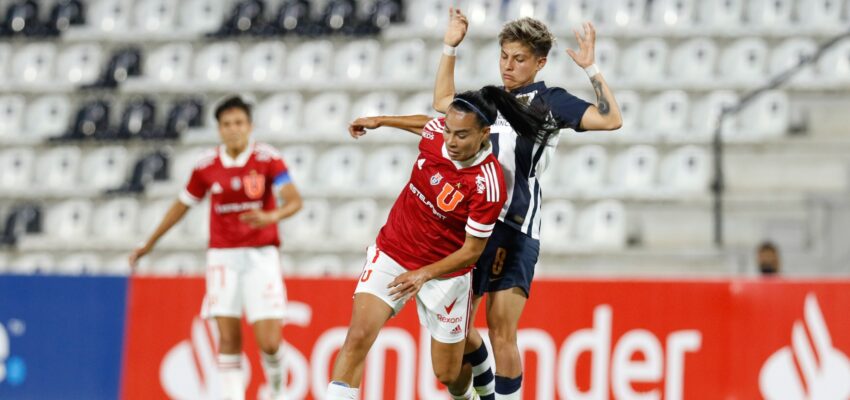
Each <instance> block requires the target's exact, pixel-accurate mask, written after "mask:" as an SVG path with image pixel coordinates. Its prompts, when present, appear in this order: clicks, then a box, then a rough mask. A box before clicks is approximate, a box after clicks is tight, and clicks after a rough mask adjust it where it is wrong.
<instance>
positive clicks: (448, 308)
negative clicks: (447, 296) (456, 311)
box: [443, 297, 457, 314]
mask: <svg viewBox="0 0 850 400" xmlns="http://www.w3.org/2000/svg"><path fill="white" fill-rule="evenodd" d="M455 303H457V297H455V299H454V300H452V303H451V304H449V305H447V306H445V307H443V308H445V309H446V314H451V313H452V308H455Z"/></svg>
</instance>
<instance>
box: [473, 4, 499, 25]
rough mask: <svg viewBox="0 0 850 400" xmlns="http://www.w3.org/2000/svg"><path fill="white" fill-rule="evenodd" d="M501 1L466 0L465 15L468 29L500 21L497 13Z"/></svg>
mask: <svg viewBox="0 0 850 400" xmlns="http://www.w3.org/2000/svg"><path fill="white" fill-rule="evenodd" d="M501 3H502V2H501V1H499V0H468V1H467V2H466V15H467V18H468V20H469V25H470V29H478V28H480V27H491V26H495V25H498V24H499V22H500V21H501V18H500V15H499V14H500V9H501Z"/></svg>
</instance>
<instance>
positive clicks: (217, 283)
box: [130, 97, 301, 400]
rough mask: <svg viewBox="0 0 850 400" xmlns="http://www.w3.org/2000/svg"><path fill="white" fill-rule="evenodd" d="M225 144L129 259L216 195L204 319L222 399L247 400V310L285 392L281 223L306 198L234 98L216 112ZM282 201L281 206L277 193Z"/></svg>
mask: <svg viewBox="0 0 850 400" xmlns="http://www.w3.org/2000/svg"><path fill="white" fill-rule="evenodd" d="M215 117H216V120H217V121H218V132H219V135H220V136H221V141H222V145H221V146H219V147H218V148H215V149H211V150H209V151H208V152H206V153H205V154H203V155H202V156H201V157H200V159H199V161H198V162H197V164H196V165H195V168H194V170H193V171H192V175H191V177H190V179H189V183H188V184H187V185H186V189H185V190H184V191H183V192H182V193H180V196H179V199H178V200H177V201H175V202H174V204H173V205H172V206H171V209H170V210H168V212H167V213H166V214H165V217H164V218H163V220H162V222H161V223H160V224H159V226H158V227H157V228H156V230H155V231H154V232H153V234H152V235H151V236H150V238H149V239H148V241H147V242H146V243H145V244H144V246H142V247H139V248H137V249H135V250H134V251H133V253H132V254H130V265H131V266H134V267H135V265H136V263H137V262H138V260H139V258H141V257H143V256H144V255H145V254H147V253H149V252H150V251H151V250H152V249H153V247H154V245H155V244H156V242H157V240H159V238H160V237H162V235H164V234H165V233H166V232H168V230H169V229H171V227H173V226H174V225H175V224H176V223H177V222H178V221H180V219H181V218H182V217H183V216H184V215H185V214H186V211H187V210H188V209H189V207H191V206H193V205H196V204H198V203H199V202H200V201H201V200H202V199H203V198H204V196H205V195H206V194H207V193H208V192H209V193H210V242H209V250H208V251H207V272H206V281H207V291H206V297H205V298H204V304H203V309H202V311H201V313H202V315H203V316H204V317H207V318H215V320H216V323H217V325H218V330H219V343H218V354H219V355H218V365H219V378H220V382H221V386H220V387H221V393H220V394H221V395H222V397H223V398H225V399H229V400H234V399H243V398H244V397H245V387H244V382H243V375H242V371H241V362H242V360H241V352H242V337H241V329H240V328H241V326H240V320H241V317H242V310H243V308H244V310H245V314H246V317H247V319H248V322H249V323H250V324H252V325H253V328H254V332H255V335H256V339H257V345H258V346H259V348H260V350H261V358H262V364H263V368H264V370H265V372H266V377H267V381H268V383H269V386H270V389H271V392H272V396H273V397H274V398H279V397H280V395H281V389H282V385H283V382H282V370H281V355H280V353H279V351H278V350H279V345H280V340H281V319H282V318H283V310H284V305H285V303H286V293H285V289H284V287H283V281H282V280H281V271H280V256H279V253H278V247H279V246H280V238H279V237H278V230H277V223H278V222H279V221H280V220H282V219H284V218H288V217H290V216H291V215H293V214H295V213H296V212H297V211H298V210H299V209H300V208H301V196H300V195H299V193H298V190H297V189H296V187H295V184H294V183H293V182H292V180H291V179H290V176H289V173H288V171H287V168H286V164H284V162H283V159H282V158H281V156H280V154H279V153H278V152H277V151H276V150H275V149H274V148H272V147H271V146H269V145H266V144H262V143H255V142H254V141H253V140H251V130H252V125H251V108H250V106H249V105H248V104H246V103H245V102H243V101H242V99H240V98H239V97H232V98H229V99H227V100H225V101H224V102H223V103H221V104H220V105H219V106H218V107H217V108H216V110H215ZM276 193H277V194H278V195H279V196H280V198H281V199H282V200H283V204H282V206H280V207H278V205H277V200H276V198H275V194H276Z"/></svg>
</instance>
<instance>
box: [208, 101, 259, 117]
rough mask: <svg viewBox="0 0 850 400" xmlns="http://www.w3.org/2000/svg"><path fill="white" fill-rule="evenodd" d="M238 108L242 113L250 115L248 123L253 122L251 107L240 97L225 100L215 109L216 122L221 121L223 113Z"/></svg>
mask: <svg viewBox="0 0 850 400" xmlns="http://www.w3.org/2000/svg"><path fill="white" fill-rule="evenodd" d="M233 108H238V109H240V110H242V111H245V114H247V115H248V121H250V120H251V105H250V104H248V103H246V102H245V101H244V100H242V98H241V97H239V96H232V97H228V98H226V99H224V101H222V102H221V103H219V105H218V106H217V107H216V108H215V120H216V121H220V120H221V113H223V112H225V111H227V110H230V109H233Z"/></svg>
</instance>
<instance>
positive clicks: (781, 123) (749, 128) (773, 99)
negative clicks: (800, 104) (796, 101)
mask: <svg viewBox="0 0 850 400" xmlns="http://www.w3.org/2000/svg"><path fill="white" fill-rule="evenodd" d="M789 108H790V105H789V101H788V95H787V94H786V93H785V92H783V91H780V90H772V91H768V92H765V93H763V94H762V95H761V96H759V97H758V98H756V99H755V100H754V101H753V102H752V103H750V104H748V105H747V106H746V107H744V109H743V110H742V111H741V115H746V116H747V117H746V118H741V119H739V121H738V122H739V124H740V128H741V135H742V136H744V137H750V138H767V137H777V136H782V135H784V134H785V133H786V132H787V131H788V120H789V116H788V114H789Z"/></svg>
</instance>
